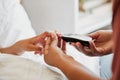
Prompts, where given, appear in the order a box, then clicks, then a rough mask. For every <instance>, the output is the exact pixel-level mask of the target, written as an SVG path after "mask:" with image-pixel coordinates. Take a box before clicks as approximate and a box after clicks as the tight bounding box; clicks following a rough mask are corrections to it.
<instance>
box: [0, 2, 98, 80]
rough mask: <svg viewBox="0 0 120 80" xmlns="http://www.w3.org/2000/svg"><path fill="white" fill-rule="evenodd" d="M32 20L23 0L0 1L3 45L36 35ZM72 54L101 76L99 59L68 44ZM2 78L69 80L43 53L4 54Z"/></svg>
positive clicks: (0, 58) (0, 59) (0, 64)
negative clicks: (21, 1) (46, 61)
mask: <svg viewBox="0 0 120 80" xmlns="http://www.w3.org/2000/svg"><path fill="white" fill-rule="evenodd" d="M35 35H36V33H35V31H34V29H33V28H32V25H31V21H30V19H29V17H28V15H27V14H26V12H25V10H24V8H23V7H22V5H21V4H20V1H19V0H0V47H6V46H10V45H12V44H14V43H15V42H16V41H19V40H21V39H26V38H30V37H33V36H35ZM67 52H68V53H69V54H68V55H71V56H73V57H74V59H75V60H77V61H78V62H81V63H82V64H83V65H85V66H86V67H87V68H89V69H90V70H91V71H93V72H94V73H96V74H97V75H98V76H99V73H100V71H99V58H98V57H88V56H85V55H84V54H82V53H80V52H78V51H77V50H76V49H75V48H74V47H72V46H70V45H69V44H68V45H67ZM0 80H67V79H66V77H65V76H64V75H63V73H62V72H61V71H60V70H59V69H56V68H54V67H51V66H48V65H47V64H45V62H44V60H43V56H39V55H34V54H33V52H25V53H24V54H23V55H21V56H14V55H7V54H4V55H3V54H0Z"/></svg>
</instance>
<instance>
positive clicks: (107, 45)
mask: <svg viewBox="0 0 120 80" xmlns="http://www.w3.org/2000/svg"><path fill="white" fill-rule="evenodd" d="M88 36H90V37H92V41H90V42H89V43H90V47H85V46H82V45H81V43H79V42H77V43H72V44H71V45H73V46H75V47H76V48H77V49H78V50H79V51H81V52H83V53H85V54H86V55H89V56H102V55H106V54H109V53H111V52H112V46H113V41H112V31H111V30H100V31H96V32H94V33H91V34H88Z"/></svg>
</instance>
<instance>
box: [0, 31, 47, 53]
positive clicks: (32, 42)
mask: <svg viewBox="0 0 120 80" xmlns="http://www.w3.org/2000/svg"><path fill="white" fill-rule="evenodd" d="M47 36H49V33H48V32H44V33H42V34H40V35H38V36H36V37H33V38H30V39H25V40H20V41H18V42H16V43H15V44H13V45H12V46H10V47H7V48H0V52H2V53H9V54H14V55H20V54H22V53H23V52H24V51H36V52H41V51H42V48H43V46H44V45H45V38H46V37H47ZM38 43H39V45H40V46H39V45H37V44H38Z"/></svg>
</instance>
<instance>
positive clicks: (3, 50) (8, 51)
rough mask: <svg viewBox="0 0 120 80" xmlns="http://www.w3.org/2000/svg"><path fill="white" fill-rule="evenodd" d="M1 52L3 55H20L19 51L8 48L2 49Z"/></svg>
mask: <svg viewBox="0 0 120 80" xmlns="http://www.w3.org/2000/svg"><path fill="white" fill-rule="evenodd" d="M0 52H1V53H7V54H14V55H18V52H17V50H15V49H12V48H11V47H7V48H0Z"/></svg>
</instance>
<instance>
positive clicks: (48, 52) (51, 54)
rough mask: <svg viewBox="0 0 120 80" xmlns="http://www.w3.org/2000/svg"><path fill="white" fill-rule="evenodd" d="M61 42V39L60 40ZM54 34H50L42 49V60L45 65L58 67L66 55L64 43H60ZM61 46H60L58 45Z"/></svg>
mask: <svg viewBox="0 0 120 80" xmlns="http://www.w3.org/2000/svg"><path fill="white" fill-rule="evenodd" d="M61 40H62V39H61ZM61 40H60V38H58V36H57V35H56V34H55V33H51V37H49V38H48V39H47V41H46V45H45V48H44V60H45V62H46V63H47V64H49V65H51V66H54V67H58V65H60V64H61V61H62V60H63V58H64V57H65V56H67V55H66V53H65V50H66V43H65V42H64V41H61ZM60 44H61V45H60Z"/></svg>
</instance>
